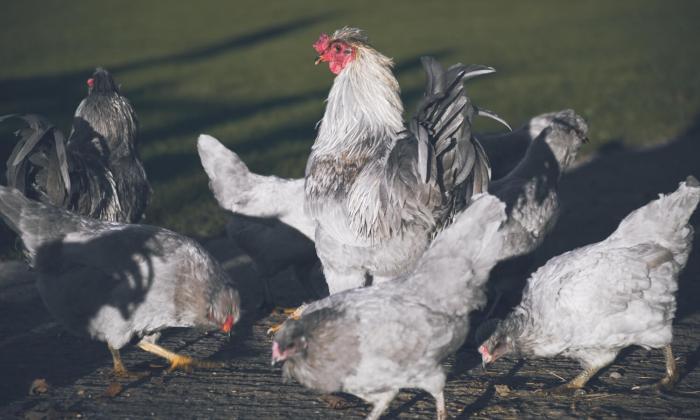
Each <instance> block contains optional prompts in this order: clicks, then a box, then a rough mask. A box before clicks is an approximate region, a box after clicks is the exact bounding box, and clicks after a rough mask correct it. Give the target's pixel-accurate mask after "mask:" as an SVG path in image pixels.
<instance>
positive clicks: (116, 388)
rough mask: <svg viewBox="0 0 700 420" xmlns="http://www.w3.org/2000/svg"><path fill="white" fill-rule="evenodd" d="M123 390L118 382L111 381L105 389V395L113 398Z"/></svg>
mask: <svg viewBox="0 0 700 420" xmlns="http://www.w3.org/2000/svg"><path fill="white" fill-rule="evenodd" d="M123 390H124V387H123V386H122V385H121V384H120V383H119V382H112V383H111V384H109V386H108V387H107V389H106V390H105V397H108V398H114V397H116V396H117V395H119V394H121V392H122V391H123Z"/></svg>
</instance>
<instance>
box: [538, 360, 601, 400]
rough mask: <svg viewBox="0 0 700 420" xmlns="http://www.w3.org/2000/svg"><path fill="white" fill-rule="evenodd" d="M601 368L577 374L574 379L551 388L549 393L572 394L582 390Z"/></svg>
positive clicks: (592, 368)
mask: <svg viewBox="0 0 700 420" xmlns="http://www.w3.org/2000/svg"><path fill="white" fill-rule="evenodd" d="M602 368H603V366H598V367H591V368H588V369H585V370H584V371H583V372H581V373H579V374H578V376H576V377H575V378H574V379H572V380H570V381H569V382H567V383H565V384H562V385H559V386H557V387H555V388H553V389H552V390H551V391H550V392H551V393H554V394H573V393H575V392H576V391H578V390H582V389H583V387H585V386H586V384H587V383H588V381H590V380H591V378H592V377H593V376H595V374H596V373H598V371H599V370H600V369H602Z"/></svg>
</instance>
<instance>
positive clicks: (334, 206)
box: [304, 28, 503, 294]
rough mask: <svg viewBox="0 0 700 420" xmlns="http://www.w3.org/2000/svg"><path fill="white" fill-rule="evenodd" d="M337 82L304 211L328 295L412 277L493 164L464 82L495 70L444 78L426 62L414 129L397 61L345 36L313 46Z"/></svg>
mask: <svg viewBox="0 0 700 420" xmlns="http://www.w3.org/2000/svg"><path fill="white" fill-rule="evenodd" d="M314 48H315V49H316V51H317V52H318V54H319V58H318V60H317V63H319V62H327V63H328V65H329V68H330V70H331V72H333V73H334V74H336V78H335V81H334V83H333V87H332V88H331V91H330V94H329V96H328V101H327V105H326V111H325V114H324V116H323V119H322V121H321V123H320V127H319V130H318V135H317V137H316V140H315V142H314V145H313V147H312V150H311V154H310V156H309V159H308V162H307V166H306V178H305V186H304V190H305V206H306V211H307V213H308V214H309V215H310V216H311V218H312V219H313V220H314V221H315V223H316V229H315V243H316V251H317V252H318V255H319V258H320V259H321V262H322V263H323V271H324V275H325V277H326V281H327V283H328V288H329V292H330V293H331V294H333V293H337V292H340V291H342V290H346V289H351V288H355V287H359V286H363V285H365V284H366V282H367V281H368V280H369V281H372V282H374V283H379V282H382V281H385V280H388V279H392V278H394V277H396V276H398V275H400V274H402V273H405V272H406V271H407V270H409V269H410V268H411V267H412V266H413V264H415V262H416V261H417V260H418V257H420V255H421V254H422V253H423V251H424V250H425V249H426V248H427V246H428V245H429V244H430V241H431V239H432V238H433V237H434V235H435V234H436V233H437V232H439V231H440V230H441V229H442V228H443V227H445V226H447V225H449V224H450V223H451V221H452V220H453V218H454V216H455V215H456V214H457V213H459V212H460V211H461V210H462V209H464V208H465V207H466V203H467V201H468V200H469V198H470V197H471V196H472V194H475V193H479V192H483V191H485V190H486V188H487V185H488V182H489V178H490V169H489V162H488V158H487V157H486V154H485V152H484V150H483V149H482V147H481V145H480V144H479V142H478V141H477V140H476V139H475V138H474V137H473V136H472V131H471V128H472V127H471V126H472V118H473V116H474V115H477V114H481V115H486V116H490V117H493V118H495V119H497V120H499V121H501V122H503V121H502V120H501V119H500V118H498V117H497V116H496V115H495V114H493V113H491V112H489V111H485V110H479V109H477V108H476V107H475V106H474V105H473V104H472V103H471V101H470V99H469V98H468V97H467V96H466V94H465V92H464V87H463V81H465V80H468V79H471V78H474V77H476V76H479V75H483V74H489V73H493V72H494V70H493V69H492V68H491V67H486V66H478V65H472V66H464V65H461V64H457V65H454V66H452V67H450V68H449V69H447V70H445V69H444V68H443V67H442V66H441V65H440V64H439V63H437V62H436V61H435V60H434V59H432V58H429V57H424V58H423V59H422V62H423V66H424V68H425V71H426V73H427V75H428V81H427V86H426V91H425V96H424V98H423V100H422V101H421V103H420V104H419V106H418V111H417V113H416V115H415V116H414V117H413V118H412V120H411V121H410V123H409V125H408V128H407V127H406V126H405V125H404V122H403V120H402V113H403V105H402V103H401V99H400V98H399V85H398V82H397V80H396V78H395V77H394V75H393V74H392V72H391V67H392V65H393V63H392V61H391V59H389V58H387V57H386V56H384V55H382V54H381V53H379V52H378V51H377V50H375V49H374V48H372V47H371V46H370V45H369V44H368V42H367V38H366V36H365V35H364V33H363V32H362V31H361V30H359V29H355V28H343V29H340V30H338V31H336V32H335V33H334V34H333V35H332V36H328V35H326V34H323V35H321V37H320V38H319V39H318V41H317V42H316V43H315V44H314Z"/></svg>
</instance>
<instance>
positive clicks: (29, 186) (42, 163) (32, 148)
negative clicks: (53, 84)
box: [0, 114, 71, 205]
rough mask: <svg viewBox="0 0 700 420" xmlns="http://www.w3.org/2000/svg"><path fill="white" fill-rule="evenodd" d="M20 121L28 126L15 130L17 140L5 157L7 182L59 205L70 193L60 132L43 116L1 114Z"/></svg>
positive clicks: (5, 117)
mask: <svg viewBox="0 0 700 420" xmlns="http://www.w3.org/2000/svg"><path fill="white" fill-rule="evenodd" d="M9 118H19V119H22V120H24V121H25V122H26V123H27V125H28V127H26V128H23V129H21V130H19V131H18V132H17V134H18V136H19V141H18V142H17V145H16V146H15V148H14V149H13V150H12V153H11V154H10V157H9V159H8V160H7V183H8V185H10V186H12V187H14V188H17V189H18V190H20V191H21V192H22V193H23V194H25V195H27V196H29V197H31V198H35V199H39V200H42V201H45V202H50V203H54V204H57V205H61V204H62V203H64V202H65V201H66V199H67V198H68V196H69V194H70V189H71V180H70V175H69V173H68V155H67V152H66V141H65V137H64V136H63V133H61V131H60V130H59V129H58V128H56V127H55V126H54V125H53V124H51V123H50V122H49V121H48V120H46V119H45V118H43V117H41V116H39V115H34V114H27V115H18V114H12V115H5V116H2V117H0V122H2V121H4V120H6V119H9Z"/></svg>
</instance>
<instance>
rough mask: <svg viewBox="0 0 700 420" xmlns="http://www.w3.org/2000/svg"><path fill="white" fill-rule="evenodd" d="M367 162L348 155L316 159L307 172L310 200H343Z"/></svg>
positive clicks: (307, 187) (307, 189)
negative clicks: (350, 157)
mask: <svg viewBox="0 0 700 420" xmlns="http://www.w3.org/2000/svg"><path fill="white" fill-rule="evenodd" d="M364 168H365V162H363V161H361V160H357V159H349V158H347V157H343V156H341V157H338V158H334V159H319V160H315V161H314V162H312V163H311V165H310V166H309V170H308V172H307V174H306V187H305V188H306V197H307V199H308V200H310V201H316V200H327V199H329V198H332V199H337V200H343V199H344V198H345V197H346V196H347V195H348V194H349V192H350V191H351V189H352V188H353V186H354V185H355V183H356V182H357V180H358V178H359V176H360V174H361V173H362V171H363V170H364Z"/></svg>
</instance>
